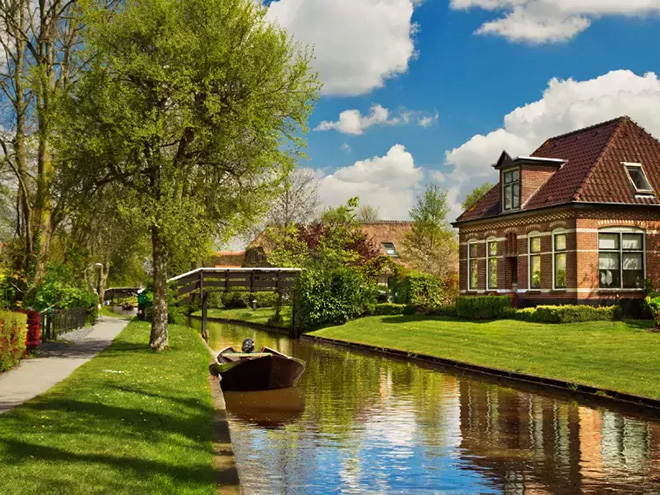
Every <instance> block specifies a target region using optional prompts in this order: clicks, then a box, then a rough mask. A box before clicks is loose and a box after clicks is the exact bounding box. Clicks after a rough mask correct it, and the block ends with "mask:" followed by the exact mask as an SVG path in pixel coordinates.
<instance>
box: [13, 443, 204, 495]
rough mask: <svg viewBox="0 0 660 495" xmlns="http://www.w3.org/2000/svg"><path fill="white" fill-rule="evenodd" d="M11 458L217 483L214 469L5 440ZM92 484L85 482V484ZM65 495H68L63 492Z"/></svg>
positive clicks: (201, 483)
mask: <svg viewBox="0 0 660 495" xmlns="http://www.w3.org/2000/svg"><path fill="white" fill-rule="evenodd" d="M2 444H3V447H4V450H5V452H6V454H8V456H11V457H13V458H14V459H16V460H25V459H27V458H31V457H34V458H37V459H39V461H42V462H43V461H52V462H56V463H58V465H60V466H62V467H61V469H67V467H66V464H67V463H68V464H81V465H89V464H90V463H91V464H97V465H105V466H109V467H112V468H119V469H121V470H127V471H132V472H133V473H134V474H135V475H137V476H138V477H139V478H140V479H144V478H160V477H162V476H166V477H169V478H174V479H176V480H177V481H178V482H179V483H180V484H185V485H188V488H189V487H191V486H195V485H197V486H200V487H201V486H210V485H212V484H213V482H214V477H215V471H214V469H213V466H212V465H210V464H209V465H177V464H175V463H168V462H161V461H152V460H148V459H143V458H139V457H136V456H120V455H111V454H100V453H99V454H95V453H77V452H72V451H69V450H65V449H62V448H57V447H50V446H43V445H38V444H34V443H30V442H27V441H20V440H2ZM85 482H87V483H93V482H94V481H93V480H89V481H87V480H85V481H83V483H85ZM62 493H65V492H62Z"/></svg>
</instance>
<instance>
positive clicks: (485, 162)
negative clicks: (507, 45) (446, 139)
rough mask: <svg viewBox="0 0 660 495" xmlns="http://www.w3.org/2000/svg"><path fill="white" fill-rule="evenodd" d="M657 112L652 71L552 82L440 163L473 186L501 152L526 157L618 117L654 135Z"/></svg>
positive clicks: (659, 84) (659, 99)
mask: <svg viewBox="0 0 660 495" xmlns="http://www.w3.org/2000/svg"><path fill="white" fill-rule="evenodd" d="M658 108H660V79H658V76H657V75H656V74H655V73H653V72H649V73H648V74H646V75H644V76H638V75H636V74H634V73H633V72H631V71H628V70H618V71H612V72H609V73H607V74H605V75H603V76H600V77H597V78H595V79H589V80H586V81H575V80H573V79H566V80H559V79H552V80H551V81H550V82H549V84H548V87H547V88H546V90H545V91H544V93H543V98H541V99H540V100H538V101H535V102H533V103H529V104H527V105H524V106H522V107H519V108H516V109H515V110H514V111H512V112H511V113H509V114H508V115H506V116H505V117H504V126H503V127H502V128H500V129H496V130H494V131H492V132H490V133H488V134H486V135H481V134H477V135H476V136H474V137H472V138H471V139H470V140H468V141H467V142H466V143H464V144H462V145H461V146H459V147H457V148H454V149H453V150H450V151H447V152H446V164H447V165H450V166H453V167H455V170H454V173H453V175H452V177H453V178H454V179H455V180H457V181H458V182H460V183H463V184H465V185H466V187H467V186H470V187H473V186H477V185H479V183H480V182H481V181H482V180H484V179H485V178H489V177H490V178H492V177H493V176H494V173H493V169H492V167H490V165H491V164H492V163H494V162H495V161H497V159H498V158H499V155H500V153H501V152H502V150H503V149H506V150H507V151H508V152H509V153H510V154H511V155H514V156H515V155H527V154H529V153H531V152H533V151H534V150H535V149H536V148H537V147H538V146H540V145H541V144H542V143H543V142H544V141H545V140H546V139H547V138H550V137H553V136H556V135H559V134H563V133H566V132H570V131H573V130H576V129H580V128H582V127H587V126H590V125H593V124H597V123H600V122H604V121H606V120H610V119H613V118H616V117H620V116H622V115H628V116H630V117H631V118H632V119H633V120H635V121H637V122H638V123H639V124H640V125H642V126H643V127H645V128H646V129H647V130H648V131H649V132H651V133H652V134H654V135H655V136H659V137H660V112H658ZM557 158H561V157H557ZM464 192H468V191H467V190H466V191H464Z"/></svg>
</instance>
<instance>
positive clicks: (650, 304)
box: [644, 292, 660, 328]
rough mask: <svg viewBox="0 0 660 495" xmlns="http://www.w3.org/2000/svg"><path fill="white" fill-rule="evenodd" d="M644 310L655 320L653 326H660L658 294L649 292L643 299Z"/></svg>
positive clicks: (659, 298)
mask: <svg viewBox="0 0 660 495" xmlns="http://www.w3.org/2000/svg"><path fill="white" fill-rule="evenodd" d="M644 312H645V313H647V314H648V315H649V316H650V317H651V318H653V319H654V320H655V326H656V327H657V328H660V294H658V293H657V292H656V293H651V294H649V295H648V296H646V298H645V299H644Z"/></svg>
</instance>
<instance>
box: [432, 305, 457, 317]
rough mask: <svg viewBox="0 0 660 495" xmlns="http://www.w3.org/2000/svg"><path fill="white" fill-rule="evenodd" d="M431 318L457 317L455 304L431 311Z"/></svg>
mask: <svg viewBox="0 0 660 495" xmlns="http://www.w3.org/2000/svg"><path fill="white" fill-rule="evenodd" d="M429 314H430V315H431V316H452V317H454V316H457V313H456V306H455V305H453V304H448V305H445V306H438V307H436V308H433V309H432V310H431V311H429Z"/></svg>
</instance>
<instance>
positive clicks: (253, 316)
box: [193, 306, 292, 328]
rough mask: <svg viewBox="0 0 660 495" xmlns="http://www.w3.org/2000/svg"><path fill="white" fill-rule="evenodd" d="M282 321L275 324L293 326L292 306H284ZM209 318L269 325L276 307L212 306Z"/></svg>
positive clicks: (286, 326) (198, 314)
mask: <svg viewBox="0 0 660 495" xmlns="http://www.w3.org/2000/svg"><path fill="white" fill-rule="evenodd" d="M280 314H281V315H282V323H281V324H280V325H273V326H276V327H280V328H290V327H291V314H292V313H291V306H284V307H283V308H282V312H281V313H280ZM193 316H202V312H201V311H196V312H195V313H193ZM208 316H209V318H218V319H220V320H235V321H245V322H248V323H258V324H260V325H269V323H268V320H270V318H272V317H273V316H275V308H257V309H249V308H238V309H216V308H210V309H209V310H208Z"/></svg>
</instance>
